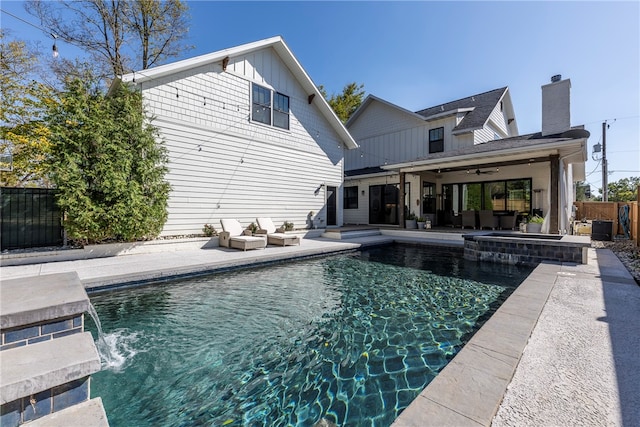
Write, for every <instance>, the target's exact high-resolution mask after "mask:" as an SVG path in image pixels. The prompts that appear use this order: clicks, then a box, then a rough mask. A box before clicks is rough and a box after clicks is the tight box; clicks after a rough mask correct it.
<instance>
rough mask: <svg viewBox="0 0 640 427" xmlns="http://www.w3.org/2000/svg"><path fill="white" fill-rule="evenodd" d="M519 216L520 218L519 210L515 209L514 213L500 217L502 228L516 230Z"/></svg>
mask: <svg viewBox="0 0 640 427" xmlns="http://www.w3.org/2000/svg"><path fill="white" fill-rule="evenodd" d="M517 218H518V211H515V212H514V213H513V214H512V215H502V216H501V217H500V229H502V230H515V229H516V219H517Z"/></svg>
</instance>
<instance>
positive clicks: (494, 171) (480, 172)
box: [467, 168, 500, 175]
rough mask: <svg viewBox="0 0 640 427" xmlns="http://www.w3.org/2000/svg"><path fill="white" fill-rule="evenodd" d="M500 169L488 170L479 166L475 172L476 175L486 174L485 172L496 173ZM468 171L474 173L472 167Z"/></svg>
mask: <svg viewBox="0 0 640 427" xmlns="http://www.w3.org/2000/svg"><path fill="white" fill-rule="evenodd" d="M499 170H500V169H499V168H496V169H495V170H486V171H481V170H480V169H479V168H478V169H476V170H475V171H474V172H473V173H475V174H476V175H484V174H492V173H496V172H498V171H499ZM467 173H472V171H471V169H467Z"/></svg>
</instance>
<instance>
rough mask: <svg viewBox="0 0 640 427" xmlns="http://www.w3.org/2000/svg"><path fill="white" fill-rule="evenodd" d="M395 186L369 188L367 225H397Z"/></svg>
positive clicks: (396, 194)
mask: <svg viewBox="0 0 640 427" xmlns="http://www.w3.org/2000/svg"><path fill="white" fill-rule="evenodd" d="M399 193H400V192H399V191H398V187H397V186H396V185H391V184H386V185H371V186H369V224H398V201H399V200H398V198H399V197H400V194H399Z"/></svg>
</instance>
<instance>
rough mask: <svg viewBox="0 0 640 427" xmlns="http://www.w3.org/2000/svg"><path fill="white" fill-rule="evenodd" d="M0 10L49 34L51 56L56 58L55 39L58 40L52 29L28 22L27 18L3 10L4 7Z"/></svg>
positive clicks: (56, 47)
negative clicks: (51, 40)
mask: <svg viewBox="0 0 640 427" xmlns="http://www.w3.org/2000/svg"><path fill="white" fill-rule="evenodd" d="M0 11H1V12H2V13H6V14H7V15H9V16H11V17H13V18H15V19H17V20H18V21H22V22H24V23H25V24H27V25H30V26H32V27H33V28H37V29H38V30H40V31H42V32H43V33H45V34H48V35H50V36H51V37H52V38H53V48H52V50H53V57H54V58H57V57H58V46H56V40H58V35H57V34H56V33H54V32H53V31H49V30H47V29H46V28H43V27H41V26H39V25H36V24H33V23H31V22H29V21H27V20H24V19H22V18H20V17H19V16H16V15H14V14H13V13H11V12H7V11H6V10H4V9H0Z"/></svg>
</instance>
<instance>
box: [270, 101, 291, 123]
mask: <svg viewBox="0 0 640 427" xmlns="http://www.w3.org/2000/svg"><path fill="white" fill-rule="evenodd" d="M273 125H274V126H275V127H279V128H282V129H289V97H288V96H287V95H283V94H281V93H277V92H276V93H274V94H273Z"/></svg>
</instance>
